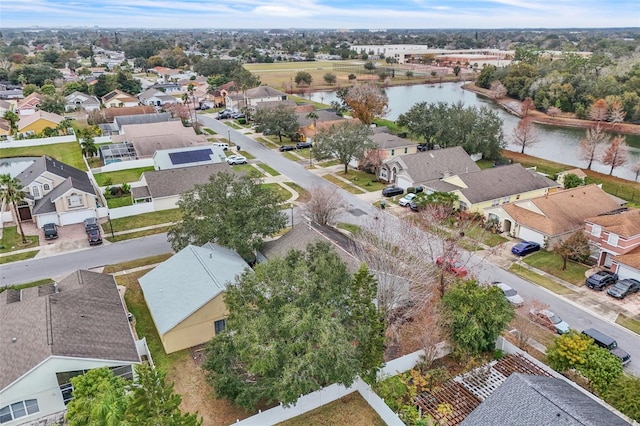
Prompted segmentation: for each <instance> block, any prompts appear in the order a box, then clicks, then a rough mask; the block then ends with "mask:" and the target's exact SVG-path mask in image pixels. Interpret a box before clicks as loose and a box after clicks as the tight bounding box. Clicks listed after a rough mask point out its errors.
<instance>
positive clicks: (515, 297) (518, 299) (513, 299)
mask: <svg viewBox="0 0 640 426" xmlns="http://www.w3.org/2000/svg"><path fill="white" fill-rule="evenodd" d="M492 284H493V285H495V286H496V287H498V288H499V289H500V290H502V293H504V297H505V298H506V299H507V300H508V301H509V303H511V304H512V305H513V306H515V307H516V308H519V307H520V306H522V305H524V299H523V298H522V296H520V295H519V294H518V292H517V291H515V290H514V289H512V288H511V287H509V286H508V285H507V284H505V283H503V282H500V281H494V282H493V283H492Z"/></svg>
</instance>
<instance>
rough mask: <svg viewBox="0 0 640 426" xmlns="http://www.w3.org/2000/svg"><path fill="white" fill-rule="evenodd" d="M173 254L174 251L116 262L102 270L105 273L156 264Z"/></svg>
mask: <svg viewBox="0 0 640 426" xmlns="http://www.w3.org/2000/svg"><path fill="white" fill-rule="evenodd" d="M171 256H173V254H172V253H166V254H158V255H156V256H149V257H143V258H140V259H135V260H130V261H128V262H120V263H114V264H112V265H107V266H105V267H104V270H103V271H102V272H103V273H105V274H113V273H114V272H119V271H125V270H127V269H133V268H139V267H141V266H148V265H155V264H156V263H160V262H164V261H165V260H167V259H168V258H170V257H171Z"/></svg>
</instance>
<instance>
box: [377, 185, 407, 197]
mask: <svg viewBox="0 0 640 426" xmlns="http://www.w3.org/2000/svg"><path fill="white" fill-rule="evenodd" d="M402 194H404V189H402V188H400V187H399V186H387V187H386V188H385V189H383V190H382V195H384V196H385V197H393V196H395V195H402Z"/></svg>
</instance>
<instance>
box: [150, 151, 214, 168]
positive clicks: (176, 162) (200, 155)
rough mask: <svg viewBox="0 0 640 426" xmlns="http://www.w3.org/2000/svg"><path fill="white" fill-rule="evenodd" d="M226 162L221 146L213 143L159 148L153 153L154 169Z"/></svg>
mask: <svg viewBox="0 0 640 426" xmlns="http://www.w3.org/2000/svg"><path fill="white" fill-rule="evenodd" d="M226 162H227V156H226V154H225V153H224V150H223V148H222V147H220V146H215V145H211V146H193V147H190V148H176V149H161V150H158V151H156V152H155V153H154V154H153V167H154V169H156V170H167V169H176V168H179V167H191V166H201V165H204V164H216V163H226Z"/></svg>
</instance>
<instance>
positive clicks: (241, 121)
mask: <svg viewBox="0 0 640 426" xmlns="http://www.w3.org/2000/svg"><path fill="white" fill-rule="evenodd" d="M238 124H247V119H246V118H238Z"/></svg>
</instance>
